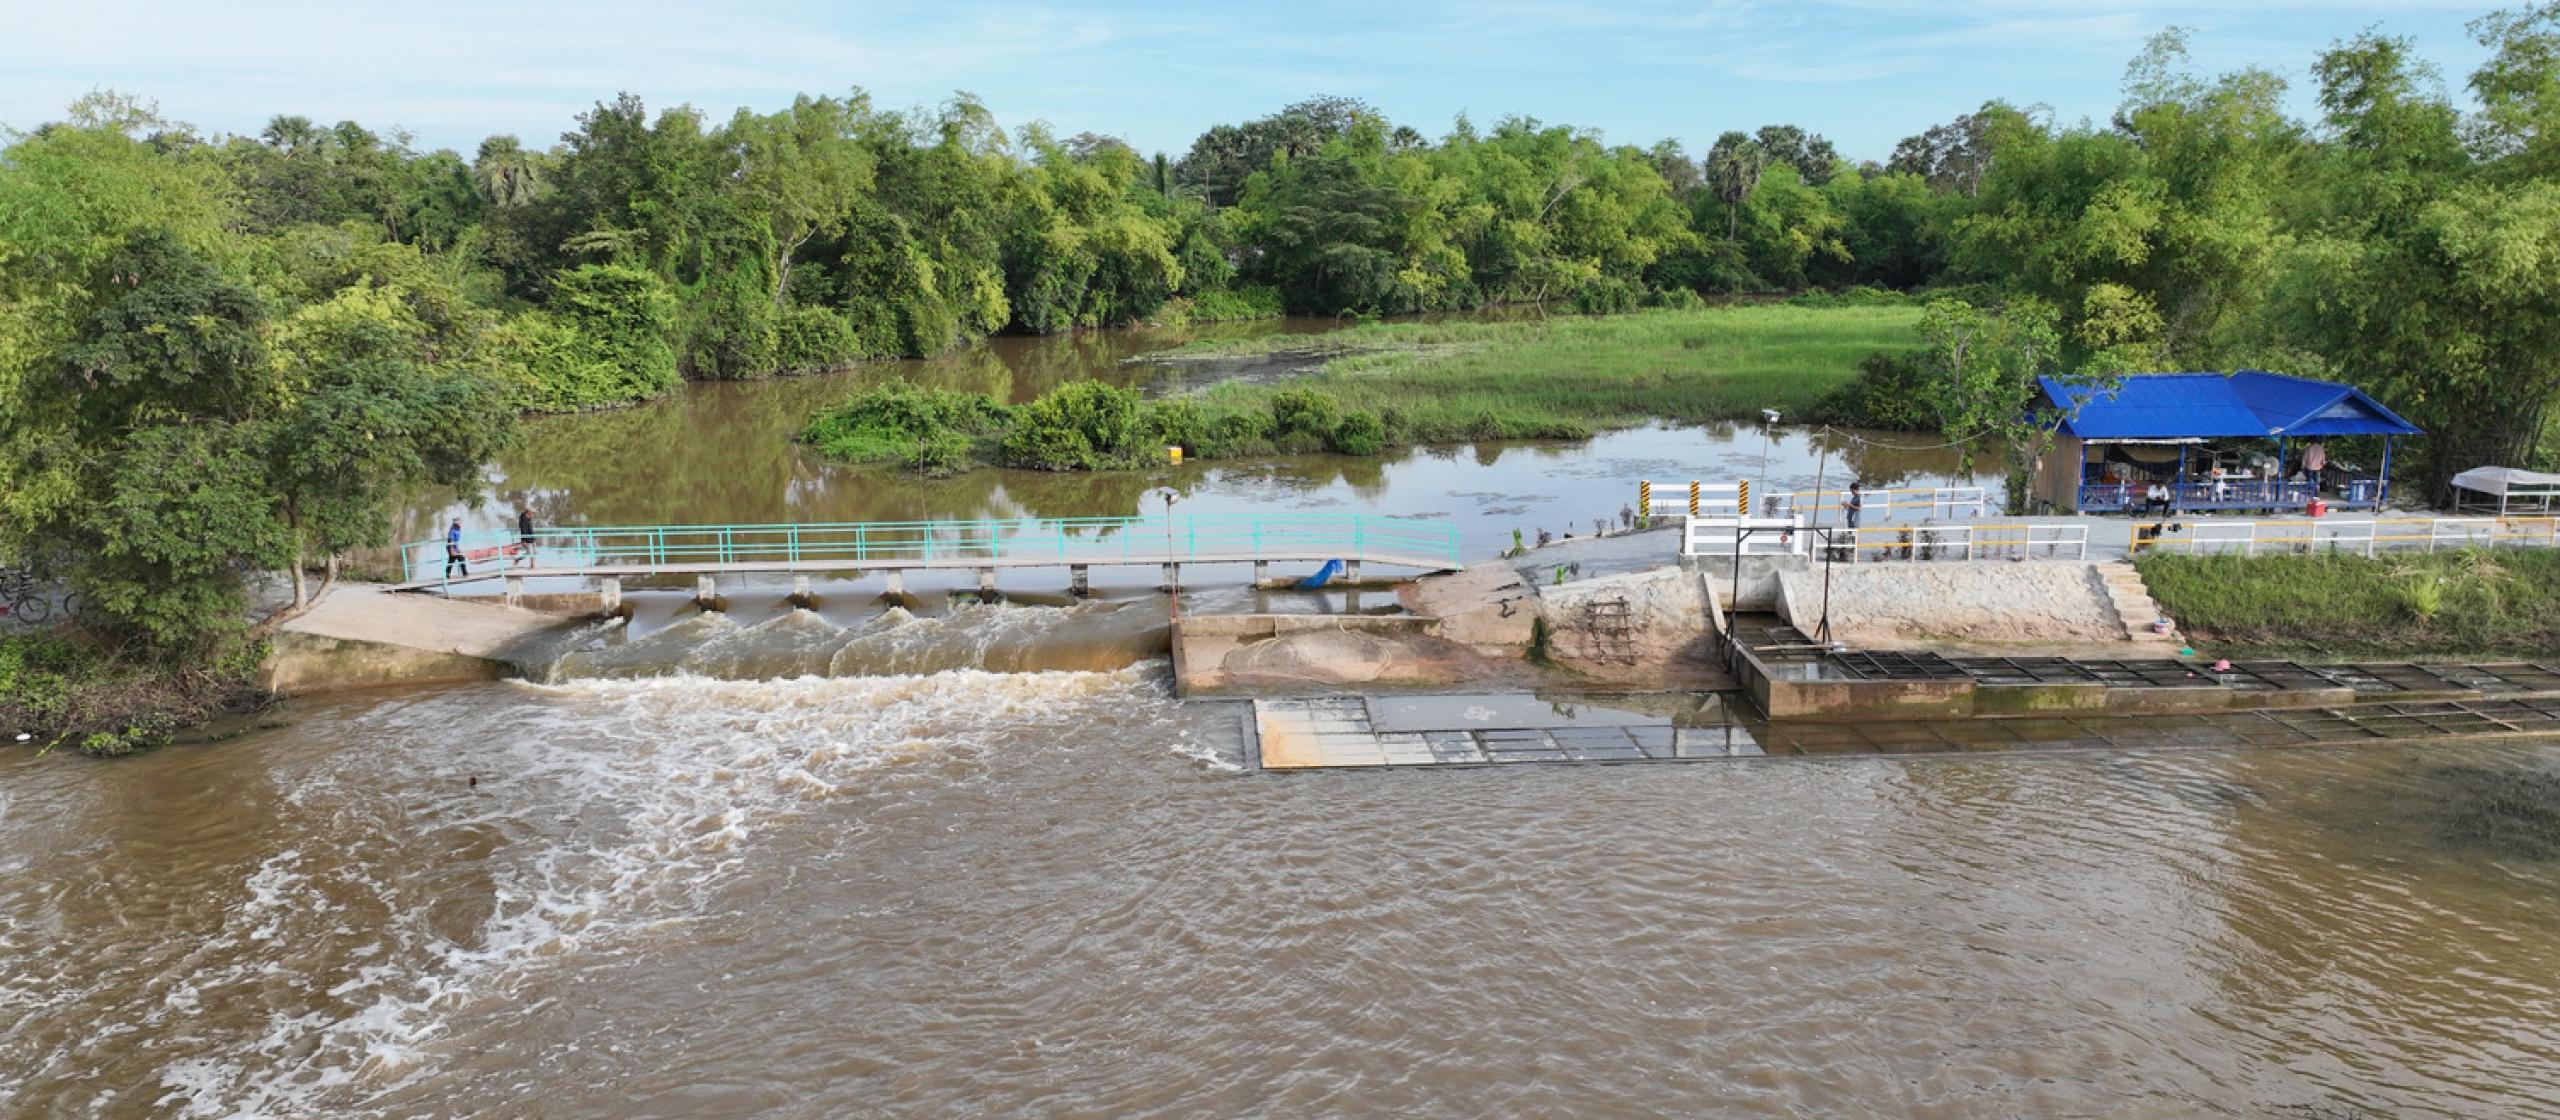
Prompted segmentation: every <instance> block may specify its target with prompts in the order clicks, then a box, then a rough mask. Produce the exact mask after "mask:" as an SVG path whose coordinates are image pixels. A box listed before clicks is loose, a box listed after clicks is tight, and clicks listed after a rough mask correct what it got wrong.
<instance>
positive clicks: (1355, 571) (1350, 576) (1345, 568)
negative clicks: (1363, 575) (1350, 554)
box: [1342, 560, 1360, 583]
mask: <svg viewBox="0 0 2560 1120" xmlns="http://www.w3.org/2000/svg"><path fill="white" fill-rule="evenodd" d="M1342 581H1343V582H1344V583H1358V582H1360V562H1359V561H1357V560H1345V561H1343V562H1342Z"/></svg>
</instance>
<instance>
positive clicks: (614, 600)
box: [596, 576, 622, 614]
mask: <svg viewBox="0 0 2560 1120" xmlns="http://www.w3.org/2000/svg"><path fill="white" fill-rule="evenodd" d="M596 598H597V599H598V600H599V603H598V605H599V606H601V607H602V608H603V610H604V613H606V614H621V613H622V577H621V576H606V577H604V578H603V579H602V580H599V581H597V586H596Z"/></svg>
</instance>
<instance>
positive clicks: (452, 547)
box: [444, 517, 471, 579]
mask: <svg viewBox="0 0 2560 1120" xmlns="http://www.w3.org/2000/svg"><path fill="white" fill-rule="evenodd" d="M456 568H460V569H462V574H464V575H466V576H467V575H470V574H471V562H470V561H468V560H465V559H463V558H462V519H461V518H459V517H457V518H454V519H453V525H452V527H451V528H448V529H446V530H445V531H444V578H446V579H452V578H453V570H454V569H456Z"/></svg>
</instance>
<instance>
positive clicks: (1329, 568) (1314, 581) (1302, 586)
mask: <svg viewBox="0 0 2560 1120" xmlns="http://www.w3.org/2000/svg"><path fill="white" fill-rule="evenodd" d="M1341 574H1342V561H1340V560H1327V561H1325V562H1324V567H1321V568H1318V569H1316V574H1314V575H1311V576H1308V577H1307V578H1305V579H1302V580H1299V581H1298V590H1300V591H1313V590H1315V589H1317V588H1319V587H1322V586H1324V585H1326V584H1328V583H1332V582H1333V577H1335V576H1338V575H1341Z"/></svg>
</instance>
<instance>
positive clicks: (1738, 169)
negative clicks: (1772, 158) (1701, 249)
mask: <svg viewBox="0 0 2560 1120" xmlns="http://www.w3.org/2000/svg"><path fill="white" fill-rule="evenodd" d="M1768 168H1769V153H1768V152H1767V151H1765V150H1763V149H1762V148H1761V147H1760V144H1759V142H1758V141H1756V140H1753V139H1752V138H1751V137H1749V136H1747V135H1745V134H1743V133H1739V132H1728V133H1725V134H1724V135H1722V136H1719V137H1716V146H1715V147H1714V148H1712V149H1709V150H1708V152H1707V183H1708V184H1709V185H1710V186H1713V187H1714V188H1715V192H1716V201H1718V202H1721V203H1723V204H1724V212H1725V230H1724V236H1725V240H1727V241H1736V240H1740V238H1741V230H1742V203H1743V200H1745V199H1748V198H1750V197H1751V192H1752V191H1754V190H1758V189H1759V187H1760V175H1761V173H1762V172H1764V171H1767V170H1768Z"/></svg>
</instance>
